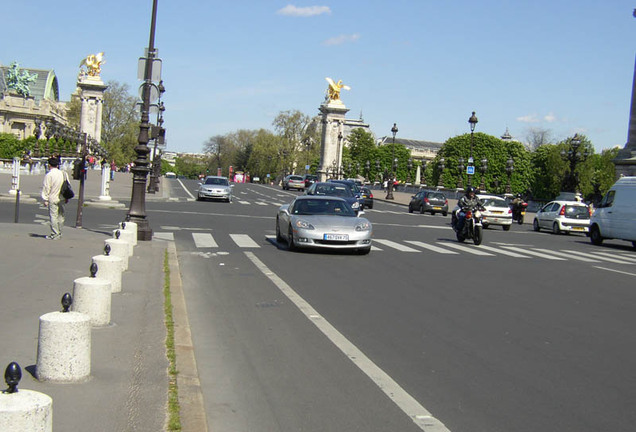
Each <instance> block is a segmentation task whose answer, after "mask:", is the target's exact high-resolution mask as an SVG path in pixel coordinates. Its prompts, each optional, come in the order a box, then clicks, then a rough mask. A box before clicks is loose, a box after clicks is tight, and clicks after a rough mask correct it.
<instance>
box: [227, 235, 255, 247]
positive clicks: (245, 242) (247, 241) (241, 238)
mask: <svg viewBox="0 0 636 432" xmlns="http://www.w3.org/2000/svg"><path fill="white" fill-rule="evenodd" d="M230 237H231V238H232V240H234V243H236V245H237V246H238V247H243V248H259V247H260V246H259V245H258V243H256V242H255V241H254V240H252V239H251V237H250V236H248V235H247V234H230Z"/></svg>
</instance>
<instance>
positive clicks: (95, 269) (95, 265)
mask: <svg viewBox="0 0 636 432" xmlns="http://www.w3.org/2000/svg"><path fill="white" fill-rule="evenodd" d="M97 270H98V267H97V264H96V263H92V264H91V277H92V278H94V277H95V275H97Z"/></svg>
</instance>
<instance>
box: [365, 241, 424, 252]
mask: <svg viewBox="0 0 636 432" xmlns="http://www.w3.org/2000/svg"><path fill="white" fill-rule="evenodd" d="M373 241H374V242H377V243H380V244H383V245H384V246H388V247H391V248H393V249H397V250H399V251H401V252H420V251H418V250H417V249H413V248H412V247H408V246H404V245H401V244H399V243H396V242H394V241H391V240H384V239H374V240H373Z"/></svg>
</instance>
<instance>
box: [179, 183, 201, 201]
mask: <svg viewBox="0 0 636 432" xmlns="http://www.w3.org/2000/svg"><path fill="white" fill-rule="evenodd" d="M177 181H178V182H179V184H180V185H181V187H182V188H183V190H184V191H185V192H186V193H187V194H188V195H190V198H192V199H196V198H195V197H194V195H192V194H191V193H190V191H189V190H188V188H186V187H185V185H184V184H183V182H182V181H181V180H180V179H177Z"/></svg>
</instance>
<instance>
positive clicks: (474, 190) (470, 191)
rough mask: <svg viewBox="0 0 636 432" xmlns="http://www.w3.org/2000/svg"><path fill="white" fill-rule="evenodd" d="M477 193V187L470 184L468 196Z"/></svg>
mask: <svg viewBox="0 0 636 432" xmlns="http://www.w3.org/2000/svg"><path fill="white" fill-rule="evenodd" d="M471 193H472V194H476V193H477V189H475V188H474V187H473V186H468V187H467V188H466V196H470V194H471Z"/></svg>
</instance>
